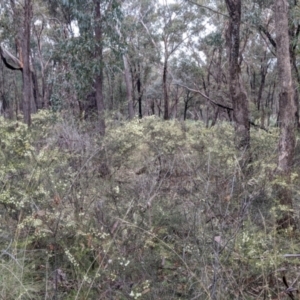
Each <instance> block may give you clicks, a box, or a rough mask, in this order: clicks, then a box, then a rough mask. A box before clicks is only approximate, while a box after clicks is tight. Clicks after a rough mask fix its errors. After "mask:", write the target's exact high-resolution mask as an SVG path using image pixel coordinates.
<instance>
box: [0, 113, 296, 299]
mask: <svg viewBox="0 0 300 300" xmlns="http://www.w3.org/2000/svg"><path fill="white" fill-rule="evenodd" d="M89 126H90V125H89V124H88V123H81V124H77V123H76V122H75V121H74V120H72V119H70V118H69V117H67V115H64V116H62V115H59V114H57V115H53V114H50V113H47V112H41V113H39V114H37V115H36V116H34V118H33V126H32V128H31V129H30V130H28V129H27V127H26V126H25V125H23V124H19V123H18V122H7V121H5V120H4V119H1V127H0V128H1V129H0V138H1V139H0V140H1V156H2V158H3V163H2V165H1V167H0V174H1V195H0V200H1V211H0V212H1V215H0V216H1V221H2V222H1V224H3V226H2V228H1V234H0V243H1V246H2V249H6V250H5V253H6V255H4V256H2V258H3V260H2V266H3V272H2V274H5V278H8V279H6V280H8V282H10V284H11V285H17V286H18V289H14V290H13V291H12V290H9V289H8V288H6V287H5V286H4V285H2V286H1V285H0V290H1V291H2V295H5V297H6V299H17V298H18V297H25V299H27V298H28V299H31V298H34V299H45V297H46V296H45V295H46V293H48V295H49V297H50V295H52V296H53V295H57V297H58V299H82V298H84V299H98V298H101V299H128V298H132V299H192V298H193V297H194V298H195V297H198V298H199V299H210V298H211V297H212V296H213V294H214V295H215V296H216V297H217V298H218V299H222V298H224V297H225V298H226V299H235V298H239V299H252V296H251V295H253V289H252V288H253V287H254V286H255V288H256V291H257V293H267V294H270V296H273V295H276V294H278V293H279V292H280V289H281V288H280V287H279V288H275V286H274V284H273V285H272V282H274V281H276V282H277V281H278V280H277V277H278V276H277V273H274V272H275V271H276V270H278V269H279V268H281V267H282V266H285V268H287V269H288V270H289V272H290V274H291V275H290V276H294V274H295V275H296V273H295V272H296V271H295V269H294V268H293V267H292V265H290V264H289V261H287V259H285V258H284V257H283V255H284V254H286V253H297V251H298V246H297V244H296V243H294V242H293V238H292V234H293V233H292V232H291V231H287V232H286V234H287V235H288V236H291V238H290V239H289V243H287V242H286V237H285V238H284V239H282V236H281V235H277V232H276V229H275V219H276V218H275V214H276V213H278V210H276V209H274V208H275V207H276V206H275V205H276V203H275V202H274V200H273V199H272V190H273V182H274V180H270V179H269V178H270V177H269V176H270V174H271V171H272V170H273V167H274V165H276V164H275V163H276V159H275V158H276V152H275V151H274V150H273V149H274V148H275V147H276V140H277V137H278V132H277V131H276V130H274V131H273V132H269V133H267V132H265V131H261V130H257V131H256V130H254V131H253V132H252V137H253V138H252V156H253V162H252V170H253V171H252V173H251V174H252V175H251V176H250V175H249V176H248V177H245V175H244V174H243V173H242V172H241V169H240V166H239V157H238V153H237V152H236V150H235V147H234V144H233V142H232V141H233V135H234V132H233V129H232V127H231V126H230V125H228V124H227V123H220V124H219V125H217V126H214V127H213V128H206V127H205V126H204V124H202V123H200V122H191V121H189V122H184V123H182V122H178V121H168V122H162V121H160V120H159V119H158V118H156V117H148V118H144V119H142V120H140V119H134V120H133V121H131V122H124V123H123V124H122V125H121V126H120V125H118V124H114V123H113V122H112V123H110V124H109V127H108V130H107V134H106V136H105V137H104V138H100V137H99V136H98V134H97V133H96V132H95V133H94V132H93V131H91V130H90V127H89ZM298 180H299V179H298V177H297V173H296V172H295V176H294V181H293V185H292V186H291V188H293V189H294V190H295V194H297V181H298ZM276 184H278V182H276ZM25 249H26V251H25ZM15 253H22V255H17V256H16V255H15ZM19 265H21V266H23V270H24V273H23V274H22V276H20V275H19V273H20V272H19V271H18V268H19V267H20V266H19ZM5 270H6V271H5ZM270 274H273V275H270ZM3 276H4V275H3ZM214 278H218V280H216V279H214ZM18 282H19V284H18ZM33 282H34V284H33ZM228 282H231V288H230V289H226V286H227V284H228ZM210 285H213V286H212V288H211V289H209V288H207V287H209V286H210ZM279 286H280V283H279ZM45 289H46V290H45ZM235 290H238V291H240V294H237V293H236V292H234V291H235ZM8 291H9V292H10V293H8ZM21 295H24V296H21ZM26 297H27V298H26Z"/></svg>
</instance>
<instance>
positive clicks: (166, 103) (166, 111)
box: [163, 47, 169, 120]
mask: <svg viewBox="0 0 300 300" xmlns="http://www.w3.org/2000/svg"><path fill="white" fill-rule="evenodd" d="M165 51H167V47H165ZM167 76H168V54H167V53H165V60H164V70H163V90H164V120H169V95H168V86H167Z"/></svg>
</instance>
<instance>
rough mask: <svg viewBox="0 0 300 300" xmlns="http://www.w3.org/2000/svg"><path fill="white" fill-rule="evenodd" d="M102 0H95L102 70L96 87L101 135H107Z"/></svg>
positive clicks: (99, 57)
mask: <svg viewBox="0 0 300 300" xmlns="http://www.w3.org/2000/svg"><path fill="white" fill-rule="evenodd" d="M100 2H101V0H94V5H95V15H94V19H95V20H94V22H95V28H94V30H95V42H96V44H97V45H96V47H95V48H96V49H95V57H96V58H97V59H98V60H99V61H100V62H99V63H100V70H99V72H98V74H96V76H95V89H96V102H97V111H98V124H99V132H100V134H101V135H105V128H106V126H105V116H104V112H105V107H104V99H103V46H102V16H101V9H100Z"/></svg>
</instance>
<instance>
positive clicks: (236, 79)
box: [225, 0, 250, 166]
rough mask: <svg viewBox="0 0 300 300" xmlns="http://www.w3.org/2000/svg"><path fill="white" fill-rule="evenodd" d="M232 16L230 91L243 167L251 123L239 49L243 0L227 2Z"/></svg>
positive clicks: (229, 28) (228, 35)
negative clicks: (241, 73)
mask: <svg viewBox="0 0 300 300" xmlns="http://www.w3.org/2000/svg"><path fill="white" fill-rule="evenodd" d="M225 2H226V5H227V10H228V13H229V16H230V19H229V25H228V30H227V33H226V41H227V48H228V56H229V91H230V95H231V99H232V105H233V121H234V129H235V144H236V147H237V149H238V150H240V151H241V153H243V159H242V165H243V166H246V165H247V163H248V162H249V160H250V123H249V109H248V99H247V95H246V92H245V89H244V87H243V84H242V80H241V76H240V64H239V48H240V24H241V0H225Z"/></svg>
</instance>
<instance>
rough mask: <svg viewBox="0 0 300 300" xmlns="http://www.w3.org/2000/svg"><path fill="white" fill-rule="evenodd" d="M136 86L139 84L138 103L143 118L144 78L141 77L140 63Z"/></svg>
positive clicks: (140, 115)
mask: <svg viewBox="0 0 300 300" xmlns="http://www.w3.org/2000/svg"><path fill="white" fill-rule="evenodd" d="M136 86H137V92H138V104H139V118H140V119H142V118H143V113H142V97H143V93H142V79H141V66H140V63H138V72H137V81H136Z"/></svg>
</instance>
